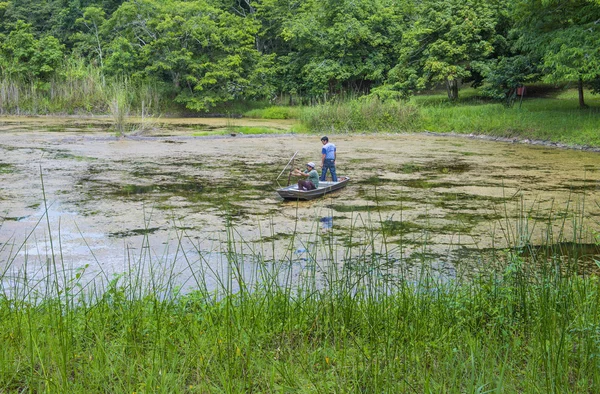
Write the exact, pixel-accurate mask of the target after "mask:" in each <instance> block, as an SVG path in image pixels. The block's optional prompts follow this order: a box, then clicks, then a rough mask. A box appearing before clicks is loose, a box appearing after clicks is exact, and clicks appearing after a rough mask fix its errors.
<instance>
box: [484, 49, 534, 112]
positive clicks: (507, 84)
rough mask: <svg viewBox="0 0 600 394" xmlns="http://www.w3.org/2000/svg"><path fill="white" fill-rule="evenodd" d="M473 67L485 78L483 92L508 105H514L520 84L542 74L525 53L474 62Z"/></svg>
mask: <svg viewBox="0 0 600 394" xmlns="http://www.w3.org/2000/svg"><path fill="white" fill-rule="evenodd" d="M473 67H474V68H477V69H478V71H479V72H480V73H481V75H482V76H483V78H484V80H485V85H484V86H483V88H482V89H481V93H482V94H483V95H484V96H486V97H490V98H493V99H495V100H499V101H501V102H502V103H503V104H504V105H505V106H507V107H510V106H512V105H513V103H514V101H515V99H516V97H517V88H518V87H519V86H523V84H525V83H527V82H532V81H535V80H537V79H538V78H539V75H540V74H539V71H538V68H537V64H536V63H535V62H534V61H532V60H531V58H529V57H527V56H523V55H518V56H512V57H500V58H498V59H492V60H489V61H487V62H480V63H477V62H474V63H473Z"/></svg>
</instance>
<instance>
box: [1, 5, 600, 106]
mask: <svg viewBox="0 0 600 394" xmlns="http://www.w3.org/2000/svg"><path fill="white" fill-rule="evenodd" d="M599 42H600V0H515V1H513V0H189V1H185V0H184V1H177V0H128V1H122V0H43V1H40V0H35V1H34V0H11V1H5V2H0V108H1V109H2V112H10V111H11V105H13V104H14V103H15V102H17V101H19V99H18V97H19V96H23V95H24V94H32V95H37V97H38V98H39V97H45V99H46V100H48V101H53V100H58V97H63V99H64V97H67V96H69V97H70V98H69V100H72V104H71V105H73V106H78V105H81V106H83V107H87V108H86V109H87V110H93V109H94V108H93V106H94V105H93V103H91V102H89V100H88V101H86V100H80V102H79V103H78V102H77V100H76V99H73V96H77V95H82V96H85V97H93V96H94V94H93V91H94V90H95V89H101V87H102V86H103V85H104V84H107V83H108V81H116V80H118V81H122V82H123V83H126V84H131V85H132V86H136V87H140V86H144V87H149V89H151V90H152V92H153V94H154V95H155V96H156V97H158V99H156V100H159V99H160V100H163V101H169V102H172V103H175V104H176V105H178V106H180V107H181V108H187V110H189V111H194V112H206V111H209V110H210V109H211V108H213V107H214V106H215V105H219V104H222V103H227V102H231V101H234V100H275V99H281V98H282V97H285V98H286V100H289V102H304V103H307V102H314V100H319V101H320V102H323V101H328V100H332V99H337V98H340V97H341V98H344V97H359V96H366V95H368V96H372V97H377V98H379V99H381V100H389V99H403V98H407V97H410V96H411V95H413V94H415V93H416V92H420V91H424V90H426V89H430V88H433V87H436V88H440V87H444V88H445V89H446V90H447V94H448V99H449V100H455V99H456V98H457V97H458V95H459V88H460V86H464V84H469V85H470V86H474V87H479V88H481V91H482V92H483V94H485V95H487V96H488V97H491V98H493V99H497V100H500V101H503V102H505V103H507V104H508V105H510V103H511V100H512V99H514V97H515V92H516V89H517V88H518V87H519V86H520V85H522V84H524V83H529V82H534V81H543V82H549V83H571V84H573V86H578V88H579V91H580V95H579V104H580V106H585V101H584V96H583V92H584V88H587V89H591V91H592V92H593V93H595V92H596V89H598V88H600V47H599V46H598V43H599ZM90 81H93V83H92V82H90ZM92 85H93V86H92ZM96 85H98V86H100V87H98V86H96ZM138 90H139V89H138ZM21 100H22V99H21ZM84 101H85V103H83V102H84ZM147 101H148V102H150V101H151V100H147ZM11 103H12V104H11ZM82 103H83V104H82ZM13 110H14V108H13Z"/></svg>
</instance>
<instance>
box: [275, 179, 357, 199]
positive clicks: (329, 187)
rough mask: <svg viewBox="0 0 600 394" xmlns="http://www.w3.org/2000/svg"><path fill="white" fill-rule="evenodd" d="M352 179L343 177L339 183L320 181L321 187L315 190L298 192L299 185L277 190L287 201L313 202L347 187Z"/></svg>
mask: <svg viewBox="0 0 600 394" xmlns="http://www.w3.org/2000/svg"><path fill="white" fill-rule="evenodd" d="M349 181H350V178H349V177H347V176H341V177H339V178H338V181H337V182H328V181H319V187H318V188H317V189H313V190H298V185H297V184H294V185H290V186H287V187H282V188H281V189H277V193H279V195H280V196H281V197H283V198H284V199H286V200H313V199H315V198H318V197H321V196H322V195H324V194H327V193H330V192H333V191H336V190H339V189H342V188H344V187H346V185H347V184H348V182H349Z"/></svg>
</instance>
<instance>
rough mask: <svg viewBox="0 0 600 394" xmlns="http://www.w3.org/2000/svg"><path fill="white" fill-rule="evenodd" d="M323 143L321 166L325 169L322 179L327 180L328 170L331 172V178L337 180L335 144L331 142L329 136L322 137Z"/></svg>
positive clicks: (322, 172)
mask: <svg viewBox="0 0 600 394" xmlns="http://www.w3.org/2000/svg"><path fill="white" fill-rule="evenodd" d="M321 143H322V144H323V149H321V153H322V154H323V156H322V158H321V167H322V168H323V170H322V171H321V180H322V181H324V180H325V176H326V175H327V170H329V172H331V180H332V181H334V182H337V175H336V173H335V159H336V157H337V156H336V152H335V145H333V144H332V143H331V142H329V138H327V136H323V137H322V138H321Z"/></svg>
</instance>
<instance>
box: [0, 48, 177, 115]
mask: <svg viewBox="0 0 600 394" xmlns="http://www.w3.org/2000/svg"><path fill="white" fill-rule="evenodd" d="M124 80H125V79H124V78H120V79H119V78H116V79H107V78H106V77H105V76H104V74H103V73H102V70H101V69H100V68H98V67H96V66H93V65H90V64H87V63H86V62H84V60H83V59H79V58H69V59H67V60H66V61H65V63H64V64H63V66H62V67H61V69H60V71H59V73H58V74H57V75H56V76H55V77H54V78H53V79H52V80H50V81H48V82H42V81H37V82H33V83H26V82H24V81H22V80H20V79H15V78H11V77H4V78H0V114H3V115H10V114H14V115H47V114H107V113H111V112H113V111H114V109H113V108H112V106H113V105H114V104H115V102H114V100H115V99H116V97H117V93H116V91H115V89H116V86H121V87H122V88H123V87H124V85H125V83H124ZM126 85H127V90H128V92H127V95H128V96H129V101H130V106H131V110H132V112H134V113H136V114H140V115H141V116H143V117H144V116H145V117H148V116H149V115H153V116H156V115H157V114H159V113H161V112H162V111H163V108H162V107H163V106H164V105H165V102H164V101H163V100H161V96H160V94H159V93H158V91H159V89H158V87H157V86H154V85H148V84H143V83H136V84H132V83H129V82H128V83H127V84H126ZM118 105H119V106H120V107H123V105H124V103H123V101H122V100H121V102H120V104H118Z"/></svg>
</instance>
